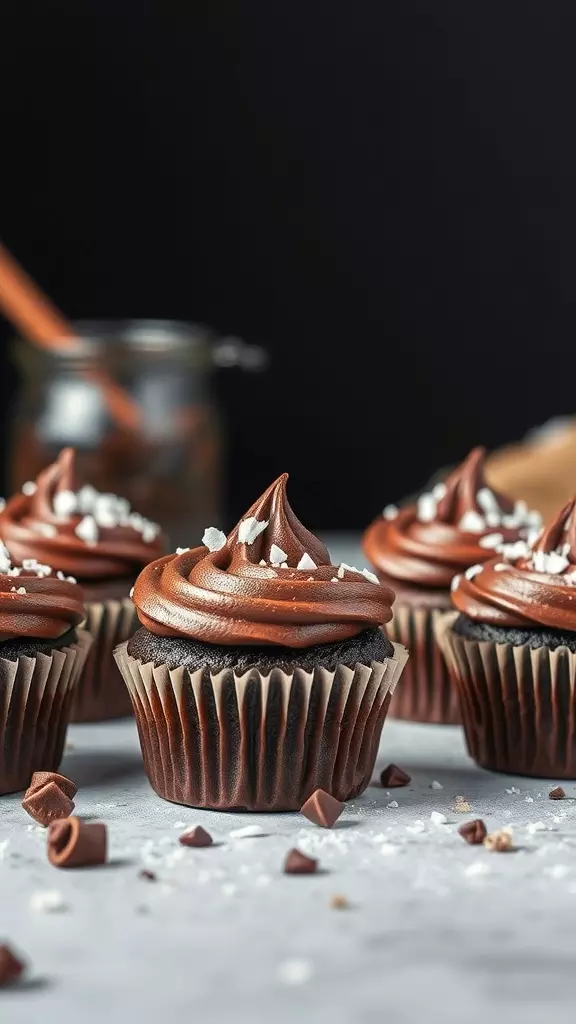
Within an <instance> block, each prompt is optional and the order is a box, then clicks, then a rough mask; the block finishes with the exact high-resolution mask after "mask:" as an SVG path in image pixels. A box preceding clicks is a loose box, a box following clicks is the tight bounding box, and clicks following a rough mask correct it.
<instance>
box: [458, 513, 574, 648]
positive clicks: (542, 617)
mask: <svg viewBox="0 0 576 1024" xmlns="http://www.w3.org/2000/svg"><path fill="white" fill-rule="evenodd" d="M575 508H576V498H575V499H573V500H572V501H570V502H569V503H568V504H567V505H565V506H564V508H563V509H562V511H561V512H560V513H559V515H558V516H557V518H556V519H555V520H554V521H553V522H552V523H551V524H550V525H549V526H548V527H547V529H546V530H544V531H543V532H542V533H541V535H540V536H539V537H538V538H537V539H535V540H534V541H533V543H532V545H531V546H529V545H527V544H525V543H522V542H519V543H516V544H514V545H511V546H508V545H504V546H503V547H502V549H501V554H500V556H499V557H497V558H493V559H491V560H490V561H489V562H488V563H486V564H485V565H484V566H480V565H476V566H472V568H471V569H469V570H468V571H467V572H466V573H465V575H464V576H462V577H459V578H456V579H455V580H454V583H453V592H452V602H453V604H454V605H455V607H456V608H458V610H459V611H461V612H463V613H464V614H465V615H468V616H469V617H470V618H472V619H476V620H478V621H479V622H483V623H487V624H488V625H495V626H505V627H514V626H521V627H526V628H530V627H538V626H547V627H549V628H551V629H559V630H566V631H572V632H576V511H575Z"/></svg>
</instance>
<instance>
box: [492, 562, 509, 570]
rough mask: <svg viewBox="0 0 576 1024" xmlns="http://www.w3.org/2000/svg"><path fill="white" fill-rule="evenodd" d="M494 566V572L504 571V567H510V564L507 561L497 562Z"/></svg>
mask: <svg viewBox="0 0 576 1024" xmlns="http://www.w3.org/2000/svg"><path fill="white" fill-rule="evenodd" d="M493 568H494V572H504V569H509V568H510V566H509V565H506V562H496V565H495V566H494V567H493Z"/></svg>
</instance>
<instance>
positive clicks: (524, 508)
mask: <svg viewBox="0 0 576 1024" xmlns="http://www.w3.org/2000/svg"><path fill="white" fill-rule="evenodd" d="M514 515H515V516H518V518H519V519H525V518H526V516H527V515H528V505H527V504H526V502H525V501H522V499H520V500H519V501H517V502H515V504H514Z"/></svg>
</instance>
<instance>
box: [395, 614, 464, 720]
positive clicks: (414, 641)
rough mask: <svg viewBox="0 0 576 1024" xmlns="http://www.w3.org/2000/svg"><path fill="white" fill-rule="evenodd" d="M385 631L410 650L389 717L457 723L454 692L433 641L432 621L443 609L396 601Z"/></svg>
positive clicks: (455, 691) (433, 623)
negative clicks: (392, 615)
mask: <svg viewBox="0 0 576 1024" xmlns="http://www.w3.org/2000/svg"><path fill="white" fill-rule="evenodd" d="M393 611H394V618H393V619H392V621H391V622H389V623H388V624H387V625H386V633H387V634H388V636H389V637H390V639H391V640H392V641H394V642H395V643H399V644H403V645H404V647H407V648H408V650H409V651H410V659H409V661H408V664H407V666H406V668H405V670H404V674H403V676H402V686H400V687H399V689H398V692H397V693H396V694H395V695H394V698H393V700H392V703H391V705H390V715H391V716H392V717H393V718H403V719H406V720H408V721H410V722H431V723H433V724H435V725H459V724H460V722H461V720H462V719H461V717H460V707H459V703H458V692H457V690H456V687H455V686H454V684H453V682H452V680H451V679H450V676H449V673H448V671H447V668H446V664H445V662H444V657H443V654H442V651H441V650H440V648H439V646H438V643H437V641H436V622H437V620H438V619H439V618H440V617H441V616H443V615H445V614H446V612H445V610H444V609H439V608H423V607H415V606H412V605H410V604H402V603H398V602H396V603H395V605H394V609H393Z"/></svg>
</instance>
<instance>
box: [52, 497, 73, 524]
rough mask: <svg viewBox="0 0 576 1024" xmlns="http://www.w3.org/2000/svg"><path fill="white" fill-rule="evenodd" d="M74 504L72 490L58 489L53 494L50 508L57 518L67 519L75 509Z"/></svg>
mask: <svg viewBox="0 0 576 1024" xmlns="http://www.w3.org/2000/svg"><path fill="white" fill-rule="evenodd" d="M76 504H77V501H76V495H75V494H74V491H58V492H57V494H55V495H54V498H53V501H52V508H53V509H54V512H55V513H56V515H57V516H58V518H59V519H67V518H68V516H71V515H72V514H73V513H74V512H75V511H76Z"/></svg>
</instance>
